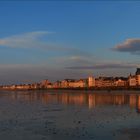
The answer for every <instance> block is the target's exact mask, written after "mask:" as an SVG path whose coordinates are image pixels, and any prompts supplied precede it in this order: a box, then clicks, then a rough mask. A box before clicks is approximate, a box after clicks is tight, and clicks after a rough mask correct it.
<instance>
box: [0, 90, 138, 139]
mask: <svg viewBox="0 0 140 140" xmlns="http://www.w3.org/2000/svg"><path fill="white" fill-rule="evenodd" d="M139 112H140V94H139V92H138V91H125V92H124V91H115V92H114V91H113V92H109V93H107V92H106V91H105V92H103V91H102V92H99V91H98V92H83V91H82V92H81V91H76V92H75V91H59V92H57V91H1V92H0V139H1V140H11V139H14V140H43V139H44V140H85V139H86V140H92V139H94V140H109V139H111V140H124V139H125V140H138V139H139V136H140V114H139Z"/></svg>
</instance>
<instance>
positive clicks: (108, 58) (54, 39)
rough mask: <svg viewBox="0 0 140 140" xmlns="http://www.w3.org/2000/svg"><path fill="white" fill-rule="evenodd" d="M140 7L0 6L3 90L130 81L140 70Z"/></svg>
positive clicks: (14, 3)
mask: <svg viewBox="0 0 140 140" xmlns="http://www.w3.org/2000/svg"><path fill="white" fill-rule="evenodd" d="M139 13H140V2H136V1H135V2H131V1H123V2H122V1H119V2H113V1H112V2H111V1H110V2H109V1H105V2H103V1H100V2H97V1H87V2H85V1H77V2H74V1H67V2H66V1H58V2H54V1H52V2H51V1H48V2H45V1H42V2H39V1H30V2H27V1H26V2H23V1H20V2H18V1H12V2H8V1H6V2H4V1H1V2H0V18H1V31H0V79H1V80H0V85H3V84H19V83H32V82H39V81H41V80H42V79H49V80H50V81H56V80H63V79H68V78H70V79H80V78H81V77H82V78H86V77H88V76H89V75H92V74H94V76H95V77H99V76H113V77H119V76H124V77H127V76H128V75H129V74H130V73H132V74H134V73H135V69H136V68H137V67H140V63H139V57H140V36H139V32H140V29H139V25H140V15H139Z"/></svg>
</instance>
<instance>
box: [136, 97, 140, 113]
mask: <svg viewBox="0 0 140 140" xmlns="http://www.w3.org/2000/svg"><path fill="white" fill-rule="evenodd" d="M136 110H137V112H138V113H140V95H138V96H137V107H136Z"/></svg>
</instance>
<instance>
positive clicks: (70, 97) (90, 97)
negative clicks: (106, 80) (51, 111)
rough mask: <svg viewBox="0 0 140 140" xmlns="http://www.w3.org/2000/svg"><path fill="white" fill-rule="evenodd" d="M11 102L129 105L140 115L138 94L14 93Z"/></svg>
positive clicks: (90, 107) (92, 106)
mask: <svg viewBox="0 0 140 140" xmlns="http://www.w3.org/2000/svg"><path fill="white" fill-rule="evenodd" d="M2 96H4V95H3V94H1V95H0V97H2ZM8 98H9V99H11V100H13V101H14V100H18V101H24V102H31V103H32V102H36V101H37V102H38V101H41V102H42V103H43V104H53V103H56V104H64V105H80V106H87V107H88V108H89V109H92V108H94V107H95V106H100V105H102V106H106V105H129V106H130V107H131V108H135V109H136V111H137V112H138V113H140V95H138V94H130V95H126V94H101V93H96V94H95V93H94V94H92V93H89V94H88V93H56V94H49V93H45V92H44V93H42V92H41V93H38V92H29V91H28V92H20V91H19V92H13V93H11V94H9V95H8Z"/></svg>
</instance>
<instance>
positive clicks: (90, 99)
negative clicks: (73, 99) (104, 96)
mask: <svg viewBox="0 0 140 140" xmlns="http://www.w3.org/2000/svg"><path fill="white" fill-rule="evenodd" d="M95 105H96V102H95V94H89V95H88V107H89V109H91V108H94V107H95Z"/></svg>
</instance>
